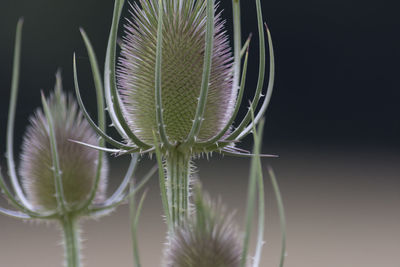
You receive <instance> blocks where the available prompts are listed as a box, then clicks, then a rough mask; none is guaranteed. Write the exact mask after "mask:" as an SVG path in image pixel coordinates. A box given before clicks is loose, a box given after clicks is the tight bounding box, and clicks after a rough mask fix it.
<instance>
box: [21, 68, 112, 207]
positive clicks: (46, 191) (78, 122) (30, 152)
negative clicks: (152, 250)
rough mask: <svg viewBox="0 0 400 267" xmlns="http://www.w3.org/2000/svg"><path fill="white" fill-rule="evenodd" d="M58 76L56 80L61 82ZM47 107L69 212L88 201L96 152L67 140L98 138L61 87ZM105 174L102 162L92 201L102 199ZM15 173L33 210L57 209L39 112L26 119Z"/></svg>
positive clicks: (46, 139)
mask: <svg viewBox="0 0 400 267" xmlns="http://www.w3.org/2000/svg"><path fill="white" fill-rule="evenodd" d="M59 75H60V74H59V73H58V74H57V78H58V79H57V80H58V82H59V83H61V78H60V76H59ZM47 105H48V107H49V110H50V112H51V115H52V118H53V129H54V134H55V140H56V144H57V152H58V158H59V167H60V173H61V179H62V189H63V194H64V199H65V202H66V203H65V204H66V205H67V206H68V208H69V209H70V210H73V209H74V207H77V206H78V205H80V204H82V203H83V202H84V201H85V200H87V199H88V197H89V194H90V192H91V190H92V188H93V186H94V183H95V179H96V171H97V162H98V156H99V155H98V153H99V152H98V151H97V150H94V149H91V148H88V147H85V146H82V145H80V144H77V143H75V142H72V141H71V140H76V141H81V142H85V143H88V144H93V145H96V144H98V139H97V137H96V134H95V133H94V131H93V129H92V128H91V127H90V125H89V124H88V122H87V121H86V120H85V119H84V117H83V115H82V114H81V112H80V110H79V109H78V105H77V104H76V102H75V100H74V99H73V98H72V96H71V95H67V94H66V93H64V92H63V91H62V89H61V84H58V86H56V90H55V91H54V92H53V93H51V95H50V97H49V98H48V99H47ZM107 171H108V168H107V162H106V160H105V159H103V164H102V170H101V172H100V182H99V186H98V191H97V193H96V197H95V199H94V201H95V202H99V201H101V200H103V199H104V197H105V190H106V176H107ZM19 173H20V175H21V177H22V184H23V187H24V189H25V191H26V194H27V197H28V199H29V201H30V202H31V203H32V205H33V206H34V207H35V208H36V209H38V210H44V211H51V210H55V209H56V208H57V199H56V184H55V183H56V182H55V178H54V167H53V161H52V152H51V144H50V134H49V124H48V121H47V119H46V116H45V114H44V112H43V110H42V109H38V110H37V111H36V112H35V114H34V116H32V117H31V118H30V125H29V126H28V129H27V131H26V133H25V135H24V138H23V144H22V153H21V165H20V169H19Z"/></svg>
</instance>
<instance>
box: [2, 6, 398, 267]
mask: <svg viewBox="0 0 400 267" xmlns="http://www.w3.org/2000/svg"><path fill="white" fill-rule="evenodd" d="M242 2H243V3H242V8H243V9H242V21H243V39H245V38H246V37H247V35H248V34H250V33H253V39H252V43H251V49H250V61H249V72H248V79H247V80H248V83H247V85H248V89H247V93H246V94H247V95H246V96H245V97H246V98H247V99H250V98H251V97H252V93H253V92H254V88H255V85H256V81H257V73H258V39H257V36H256V35H257V27H256V15H255V5H254V3H253V2H254V1H242ZM262 2H263V3H262V5H263V12H264V18H265V20H266V22H267V23H268V25H269V28H270V30H271V33H272V37H273V41H274V47H275V57H276V86H275V90H274V93H273V98H272V101H271V105H270V107H269V110H268V112H267V115H266V129H265V134H264V145H263V152H264V153H273V154H278V155H279V156H280V157H279V158H278V159H273V160H263V163H264V164H265V166H266V165H267V164H270V165H272V166H273V167H274V169H275V172H276V174H277V176H278V179H279V182H280V186H281V190H282V194H283V198H284V203H285V206H286V210H287V224H288V226H287V227H288V230H287V234H288V255H287V264H286V266H287V267H306V266H307V267H321V266H324V267H337V266H341V267H359V266H360V267H361V266H362V267H376V266H380V267H399V266H400V209H399V207H400V164H399V162H400V139H399V136H400V120H399V114H400V105H399V100H400V90H399V89H400V82H399V79H398V77H399V76H398V75H399V71H400V69H399V62H400V52H399V51H400V49H399V48H400V37H399V34H398V28H399V26H400V20H399V18H398V5H397V3H396V2H395V1H393V0H392V1H391V0H386V1H385V0H383V1H371V0H364V1H361V0H352V1H348V0H347V1H345V0H335V1H334V0H325V1H314V0H306V1H295V0H286V1H262ZM112 9H113V1H112V0H102V1H95V0H80V1H77V0H70V1H64V0H36V1H31V0H2V1H1V3H0V36H1V38H0V90H1V91H0V153H1V155H3V154H4V152H5V133H6V121H7V110H8V101H9V90H10V89H9V88H10V81H11V67H12V53H13V45H14V36H15V26H16V23H17V20H18V18H19V17H20V16H23V17H24V19H25V24H24V31H23V46H22V69H21V82H20V92H19V99H18V111H17V120H16V131H15V149H16V154H18V153H17V151H19V144H20V142H21V139H22V136H23V133H24V129H25V127H26V125H27V123H28V117H29V115H30V114H32V112H33V111H34V110H35V109H36V108H37V107H38V106H39V105H40V90H43V91H44V92H45V93H48V92H49V91H50V90H51V89H52V87H53V84H54V80H55V78H54V73H55V72H56V70H57V69H58V68H61V69H62V73H63V77H64V88H65V89H66V90H68V91H71V92H72V90H73V80H72V53H73V52H76V54H77V58H78V68H79V74H80V75H79V77H80V86H81V91H82V96H83V98H84V101H85V102H86V103H87V107H88V109H89V110H90V111H91V113H92V114H95V112H96V110H95V98H94V87H93V83H92V78H91V73H90V67H89V61H88V57H87V54H86V51H85V48H84V45H83V42H82V40H81V37H80V34H79V27H83V28H84V29H85V30H86V32H87V33H88V35H89V37H90V38H91V40H92V42H93V45H94V48H95V50H96V52H97V56H98V59H99V62H101V65H102V62H104V54H105V49H106V41H107V37H108V31H109V28H110V22H111V16H112ZM220 9H223V10H224V13H223V15H224V17H225V18H226V21H227V31H228V34H230V35H231V32H232V29H231V25H232V18H231V13H232V12H231V1H223V2H222V3H221V4H220ZM127 10H128V6H126V8H125V14H126V15H129V13H128V12H127ZM245 110H246V109H245V106H243V110H242V114H243V112H244V111H245ZM251 143H252V142H251V138H250V139H248V140H245V141H244V142H243V144H240V147H243V148H246V149H251ZM2 160H4V157H3V158H2ZM153 163H154V162H151V161H149V160H147V159H146V160H143V168H141V170H140V173H144V172H145V170H146V169H148V168H150V167H151V165H152V164H153ZM196 164H197V166H198V168H197V169H198V176H199V177H200V178H201V180H202V182H203V184H204V187H205V189H206V190H207V191H209V192H210V194H211V195H212V196H213V197H214V198H218V197H221V198H222V200H223V201H224V202H225V203H226V205H227V206H228V208H229V209H230V210H236V211H237V213H236V216H235V219H236V221H237V223H238V224H239V225H243V210H244V207H245V198H246V187H247V177H248V167H249V160H248V159H237V158H230V157H220V156H214V157H213V158H211V159H210V160H208V161H207V160H197V161H196ZM126 165H127V164H126V162H125V160H118V161H115V160H113V164H112V179H113V182H112V183H111V185H110V191H111V190H112V188H113V186H115V185H116V184H117V183H118V181H119V180H118V179H120V178H121V177H122V176H123V172H121V169H123V168H124V167H125V166H126ZM2 166H3V173H5V171H4V168H5V166H4V164H2ZM140 173H139V175H138V176H139V177H140ZM265 179H266V182H268V177H267V176H266V177H265ZM266 187H267V189H266V190H267V205H266V212H267V222H266V227H267V228H266V229H267V232H266V236H265V239H266V245H265V247H264V256H263V261H262V266H277V263H278V261H279V248H280V239H279V235H280V232H279V231H280V229H279V223H278V222H279V220H278V215H277V211H276V203H275V201H274V195H273V193H272V190H271V188H270V185H269V184H268V183H267V185H266ZM149 189H150V191H149V196H148V198H147V201H146V204H145V207H144V212H143V216H142V218H141V224H140V228H139V231H140V244H141V252H142V255H143V256H142V261H143V265H144V266H159V262H160V259H161V257H162V245H163V242H164V241H165V230H166V229H165V226H164V225H163V223H162V217H161V215H162V213H161V203H160V197H159V191H158V185H157V180H156V179H153V181H152V182H151V183H150V184H149ZM1 203H2V204H4V202H1ZM128 218H129V217H128V210H127V207H121V208H119V209H118V211H117V212H116V213H114V214H113V216H109V217H106V218H103V219H100V220H99V221H89V220H88V221H85V222H84V223H83V225H82V226H83V238H84V239H85V242H84V243H83V245H84V256H85V263H86V266H99V267H103V266H104V267H108V266H114V267H119V266H121V267H124V266H132V260H131V245H130V238H129V223H128ZM57 230H58V229H57V227H56V226H54V225H49V226H46V225H44V224H36V223H33V224H32V223H22V222H19V221H16V220H14V219H10V218H6V217H4V216H1V217H0V259H1V262H0V266H7V267H14V266H15V267H25V266H27V267H28V266H38V267H54V266H61V261H62V246H61V245H60V240H61V238H60V234H59V233H58V231H57Z"/></svg>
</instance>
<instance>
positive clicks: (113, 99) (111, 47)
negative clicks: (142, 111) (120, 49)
mask: <svg viewBox="0 0 400 267" xmlns="http://www.w3.org/2000/svg"><path fill="white" fill-rule="evenodd" d="M123 5H124V0H116V1H115V6H114V14H113V20H112V25H111V31H110V37H109V39H108V45H107V53H106V63H105V67H104V81H105V82H104V85H105V96H106V101H107V106H108V111H109V113H110V117H111V120H112V122H113V124H114V126H115V127H116V129H117V130H118V132H119V133H120V134H121V135H122V136H123V137H127V138H129V139H130V140H132V142H134V143H135V144H136V145H137V146H139V147H141V148H143V149H148V148H150V146H149V145H148V144H146V143H144V142H142V141H141V140H140V139H139V138H138V137H137V136H136V135H135V134H134V133H133V132H132V130H131V129H130V128H129V125H128V123H127V122H126V120H125V118H124V115H123V114H122V110H121V106H120V104H121V103H120V102H121V99H120V97H119V94H118V92H117V85H116V82H115V62H116V61H115V54H116V42H117V33H118V25H119V19H120V17H121V12H122V7H123Z"/></svg>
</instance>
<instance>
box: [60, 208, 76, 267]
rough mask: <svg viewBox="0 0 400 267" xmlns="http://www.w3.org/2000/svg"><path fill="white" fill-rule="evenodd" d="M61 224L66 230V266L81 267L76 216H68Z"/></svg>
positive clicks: (65, 216)
mask: <svg viewBox="0 0 400 267" xmlns="http://www.w3.org/2000/svg"><path fill="white" fill-rule="evenodd" d="M61 224H62V227H63V230H64V249H65V251H64V253H65V260H66V265H65V266H66V267H79V266H81V264H80V245H79V242H80V238H79V229H78V228H79V227H78V222H77V220H76V218H75V217H74V216H71V215H70V214H66V215H64V217H63V218H62V219H61Z"/></svg>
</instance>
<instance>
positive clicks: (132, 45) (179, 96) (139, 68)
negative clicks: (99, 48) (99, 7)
mask: <svg viewBox="0 0 400 267" xmlns="http://www.w3.org/2000/svg"><path fill="white" fill-rule="evenodd" d="M139 2H140V6H139V5H138V4H136V3H135V4H134V5H133V6H132V8H133V12H132V17H133V18H132V20H128V23H127V25H125V32H126V36H125V37H124V39H123V44H122V52H121V57H120V59H119V64H118V69H117V72H118V73H117V75H118V84H119V86H120V88H121V89H120V93H121V96H122V102H123V105H124V107H123V110H124V111H125V112H124V113H125V118H126V119H127V121H128V124H129V126H130V128H131V129H132V131H133V132H134V133H135V134H136V135H137V136H138V137H139V138H140V139H141V140H142V141H144V142H147V143H150V144H151V143H153V133H152V131H153V130H154V129H157V125H156V111H155V110H156V108H155V89H154V84H155V76H154V74H155V64H156V44H157V26H158V1H155V0H140V1H139ZM163 8H164V15H163V42H162V67H161V73H162V74H161V76H162V80H161V83H162V107H163V118H164V122H165V130H166V133H167V136H168V139H169V140H170V141H171V142H177V143H179V142H183V141H185V140H186V137H187V135H188V134H189V132H190V129H191V127H192V124H193V119H194V117H195V113H196V108H197V103H198V97H199V93H200V87H201V80H202V73H203V64H204V52H205V34H206V20H207V14H206V1H204V0H197V1H196V0H166V1H164V4H163ZM216 8H217V6H216V7H215V9H216ZM236 92H237V88H233V86H232V55H231V49H230V47H229V44H228V38H227V36H226V34H225V31H224V21H222V19H221V16H220V14H217V15H216V16H215V34H214V47H213V56H212V65H211V76H210V88H209V91H208V97H207V104H206V110H205V113H204V121H203V123H202V127H201V130H200V133H199V135H198V139H199V140H207V139H210V138H211V137H213V136H215V135H216V134H218V133H219V132H220V131H221V130H222V129H223V128H224V126H225V125H226V123H227V121H228V120H229V117H230V116H231V115H232V112H233V108H234V104H235V100H236Z"/></svg>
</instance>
